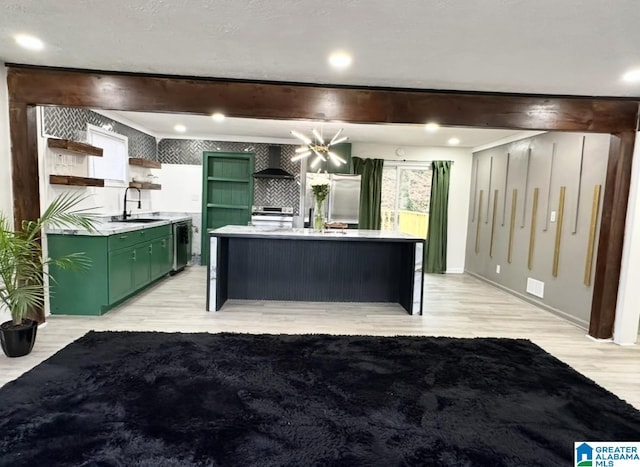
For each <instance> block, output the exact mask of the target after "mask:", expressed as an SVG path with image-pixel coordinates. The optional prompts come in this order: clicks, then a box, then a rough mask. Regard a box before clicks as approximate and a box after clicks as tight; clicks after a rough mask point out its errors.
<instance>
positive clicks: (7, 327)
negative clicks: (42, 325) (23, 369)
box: [0, 320, 38, 357]
mask: <svg viewBox="0 0 640 467" xmlns="http://www.w3.org/2000/svg"><path fill="white" fill-rule="evenodd" d="M37 332H38V323H37V321H31V320H25V321H23V322H22V324H21V325H20V326H13V322H12V321H5V322H4V323H2V325H0V343H1V344H2V350H3V351H4V353H5V355H6V356H7V357H22V356H24V355H27V354H29V353H30V352H31V349H33V344H35V343H36V334H37Z"/></svg>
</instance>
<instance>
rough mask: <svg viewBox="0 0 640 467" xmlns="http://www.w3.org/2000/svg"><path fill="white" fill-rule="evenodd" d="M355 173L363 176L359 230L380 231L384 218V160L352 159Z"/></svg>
mask: <svg viewBox="0 0 640 467" xmlns="http://www.w3.org/2000/svg"><path fill="white" fill-rule="evenodd" d="M352 161H353V172H354V173H355V174H357V175H361V176H362V178H361V181H360V216H359V219H358V228H360V229H367V230H380V224H381V221H382V216H381V214H380V199H381V196H382V166H383V164H384V160H383V159H361V158H360V157H354V158H352Z"/></svg>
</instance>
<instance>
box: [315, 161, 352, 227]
mask: <svg viewBox="0 0 640 467" xmlns="http://www.w3.org/2000/svg"><path fill="white" fill-rule="evenodd" d="M318 177H324V178H328V179H329V196H328V198H327V200H326V201H325V209H326V211H327V221H328V222H342V223H345V224H349V226H350V227H353V228H356V227H357V225H358V214H359V211H360V175H344V174H315V173H308V174H307V180H306V184H305V196H304V211H303V212H304V222H305V225H306V226H307V225H308V224H309V210H311V209H313V208H314V199H313V195H312V194H311V180H313V179H314V178H318Z"/></svg>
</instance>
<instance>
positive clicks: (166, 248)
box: [149, 237, 173, 280]
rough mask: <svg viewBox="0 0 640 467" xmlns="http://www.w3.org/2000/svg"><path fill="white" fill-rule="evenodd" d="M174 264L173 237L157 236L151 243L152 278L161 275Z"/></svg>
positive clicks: (150, 262)
mask: <svg viewBox="0 0 640 467" xmlns="http://www.w3.org/2000/svg"><path fill="white" fill-rule="evenodd" d="M172 265H173V242H172V241H171V237H164V238H157V239H155V240H153V241H152V242H151V244H150V245H149V271H150V274H151V280H155V279H157V278H158V277H161V276H163V275H165V274H166V273H167V271H168V270H170V269H171V266H172Z"/></svg>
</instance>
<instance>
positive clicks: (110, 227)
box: [45, 213, 191, 236]
mask: <svg viewBox="0 0 640 467" xmlns="http://www.w3.org/2000/svg"><path fill="white" fill-rule="evenodd" d="M161 214H162V215H158V214H135V215H133V216H131V219H138V218H142V219H150V218H154V219H155V218H156V217H157V219H158V220H157V221H156V222H146V223H142V222H140V223H138V222H112V221H109V220H108V218H99V219H98V220H96V222H95V228H96V230H95V231H93V232H89V231H88V230H85V229H82V228H65V229H55V228H48V229H45V232H46V233H48V234H64V235H92V236H108V235H116V234H120V233H124V232H132V231H134V230H142V229H148V228H151V227H159V226H161V225H167V224H173V223H175V222H180V221H186V220H191V217H190V216H186V215H182V214H180V213H176V215H168V214H166V213H161Z"/></svg>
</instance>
